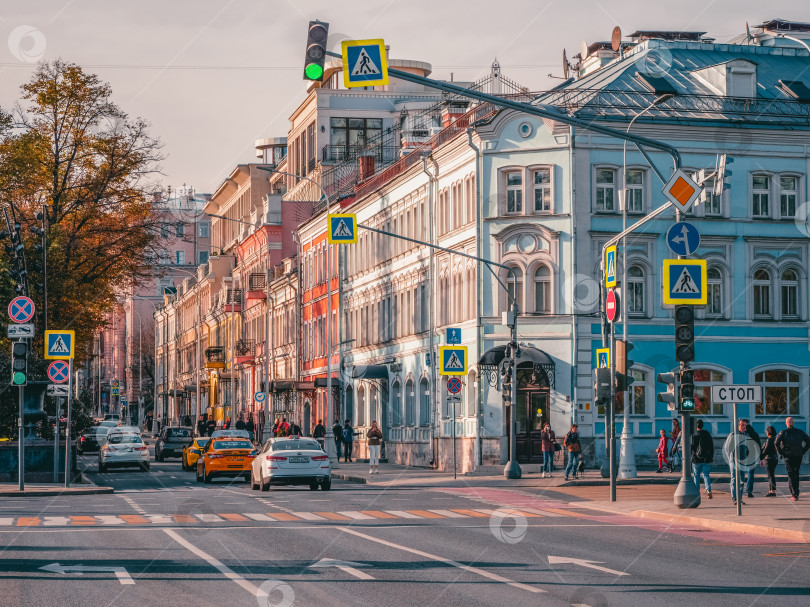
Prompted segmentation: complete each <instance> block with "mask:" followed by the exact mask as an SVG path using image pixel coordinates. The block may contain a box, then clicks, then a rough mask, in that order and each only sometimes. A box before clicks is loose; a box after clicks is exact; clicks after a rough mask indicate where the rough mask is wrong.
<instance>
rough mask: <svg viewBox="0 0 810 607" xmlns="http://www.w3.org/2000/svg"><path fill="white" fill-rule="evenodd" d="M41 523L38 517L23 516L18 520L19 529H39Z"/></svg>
mask: <svg viewBox="0 0 810 607" xmlns="http://www.w3.org/2000/svg"><path fill="white" fill-rule="evenodd" d="M39 523H40V519H39V517H38V516H21V517H20V518H18V519H17V527H38V526H39Z"/></svg>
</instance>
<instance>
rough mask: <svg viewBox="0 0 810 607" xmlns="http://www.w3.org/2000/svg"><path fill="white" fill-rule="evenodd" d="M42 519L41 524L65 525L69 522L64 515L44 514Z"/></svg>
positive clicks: (51, 525)
mask: <svg viewBox="0 0 810 607" xmlns="http://www.w3.org/2000/svg"><path fill="white" fill-rule="evenodd" d="M44 519H45V520H43V521H42V524H43V526H45V527H53V526H54V525H59V526H65V525H69V524H70V519H69V518H68V517H66V516H46V517H44Z"/></svg>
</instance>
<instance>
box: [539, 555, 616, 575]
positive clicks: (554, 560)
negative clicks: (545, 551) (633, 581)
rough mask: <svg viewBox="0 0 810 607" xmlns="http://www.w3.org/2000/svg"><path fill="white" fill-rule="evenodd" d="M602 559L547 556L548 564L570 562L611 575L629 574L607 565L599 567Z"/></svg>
mask: <svg viewBox="0 0 810 607" xmlns="http://www.w3.org/2000/svg"><path fill="white" fill-rule="evenodd" d="M603 562H604V561H589V560H587V559H575V558H571V557H565V556H549V557H548V564H549V565H555V564H561V565H562V564H565V563H571V564H572V565H579V566H580V567H587V568H588V569H596V570H597V571H604V572H605V573H612V574H613V575H630V574H629V573H625V572H624V571H616V570H615V569H608V568H607V567H600V566H599V564H600V563H603Z"/></svg>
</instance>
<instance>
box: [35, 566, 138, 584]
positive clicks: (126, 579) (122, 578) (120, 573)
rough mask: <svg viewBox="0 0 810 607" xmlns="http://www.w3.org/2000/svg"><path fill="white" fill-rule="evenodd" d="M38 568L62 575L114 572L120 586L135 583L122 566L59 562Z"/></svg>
mask: <svg viewBox="0 0 810 607" xmlns="http://www.w3.org/2000/svg"><path fill="white" fill-rule="evenodd" d="M40 569H41V570H43V571H51V572H53V573H61V574H62V575H65V574H66V573H70V572H76V573H78V574H79V575H82V574H83V573H93V572H97V573H108V572H109V573H114V574H115V577H117V578H118V582H119V583H120V584H121V585H122V586H128V585H132V584H134V583H135V580H133V579H132V576H130V575H129V573H128V572H127V570H126V569H125V568H124V567H93V566H88V565H60V564H59V563H51V564H50V565H45V566H44V567H40Z"/></svg>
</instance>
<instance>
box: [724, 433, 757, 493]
mask: <svg viewBox="0 0 810 607" xmlns="http://www.w3.org/2000/svg"><path fill="white" fill-rule="evenodd" d="M747 426H748V423H747V422H746V420H744V419H741V420H739V421H738V422H737V428H735V429H734V431H733V432H732V433H731V434H729V435H728V438H727V439H726V443H725V445H723V453H725V455H726V459H728V466H729V472H730V473H731V479H730V485H731V503H732V504H736V503H737V490H738V489H741V487H737V482H736V477H735V470H734V460H735V457H734V449H735V444H736V449H737V456H736V460H737V469H738V470H739V471H740V480H742V477H743V473H744V472H746V470H748V468H750V467H752V466H753V465H754V463H755V462H758V461H759V460H760V457H759V453H760V452H759V447H758V446H757V443H756V442H755V441H754V440H753V439H752V438H751V437H750V436H749V435H748V433H747V432H746V431H745V429H746V427H747ZM740 503H741V504H745V502H744V501H742V496H740Z"/></svg>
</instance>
